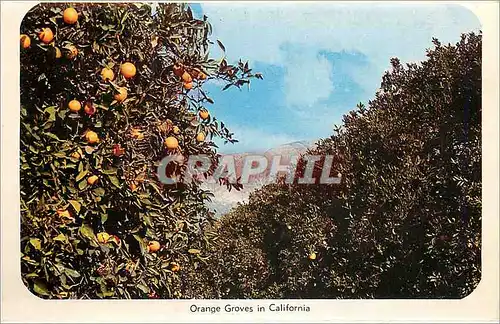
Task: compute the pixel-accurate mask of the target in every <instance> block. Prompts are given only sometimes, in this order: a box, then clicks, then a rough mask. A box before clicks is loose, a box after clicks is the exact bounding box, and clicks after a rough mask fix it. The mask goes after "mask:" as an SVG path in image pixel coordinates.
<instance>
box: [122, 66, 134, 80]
mask: <svg viewBox="0 0 500 324" xmlns="http://www.w3.org/2000/svg"><path fill="white" fill-rule="evenodd" d="M120 72H121V74H122V75H123V76H124V77H125V79H130V78H133V77H134V76H135V74H136V72H137V70H136V68H135V65H134V64H132V63H130V62H125V63H123V64H122V66H121V68H120Z"/></svg>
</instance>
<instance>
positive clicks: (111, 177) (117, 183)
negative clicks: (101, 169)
mask: <svg viewBox="0 0 500 324" xmlns="http://www.w3.org/2000/svg"><path fill="white" fill-rule="evenodd" d="M108 178H109V181H111V183H112V184H113V185H114V186H115V187H117V188H120V180H118V178H117V177H115V176H114V175H110V174H108Z"/></svg>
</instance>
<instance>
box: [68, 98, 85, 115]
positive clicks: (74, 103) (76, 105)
mask: <svg viewBox="0 0 500 324" xmlns="http://www.w3.org/2000/svg"><path fill="white" fill-rule="evenodd" d="M68 108H69V110H71V111H72V112H78V111H80V109H82V104H81V103H80V101H78V100H75V99H73V100H71V101H70V102H69V103H68Z"/></svg>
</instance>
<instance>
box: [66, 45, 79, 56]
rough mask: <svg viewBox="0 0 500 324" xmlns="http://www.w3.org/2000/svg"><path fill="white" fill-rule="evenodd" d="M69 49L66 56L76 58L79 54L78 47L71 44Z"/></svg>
mask: <svg viewBox="0 0 500 324" xmlns="http://www.w3.org/2000/svg"><path fill="white" fill-rule="evenodd" d="M67 50H68V51H67V52H66V57H67V58H68V59H70V60H72V59H74V58H75V57H76V56H77V55H78V49H77V48H76V46H74V45H70V46H69V47H68V48H67Z"/></svg>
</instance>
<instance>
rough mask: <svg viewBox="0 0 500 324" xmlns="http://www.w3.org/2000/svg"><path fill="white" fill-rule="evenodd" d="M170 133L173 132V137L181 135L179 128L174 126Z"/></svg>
mask: <svg viewBox="0 0 500 324" xmlns="http://www.w3.org/2000/svg"><path fill="white" fill-rule="evenodd" d="M172 132H173V133H174V134H175V135H179V134H180V133H181V130H180V128H179V127H177V126H174V127H173V128H172Z"/></svg>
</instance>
